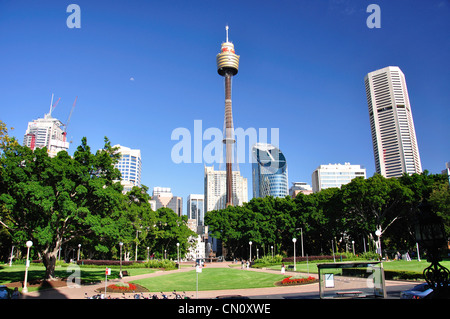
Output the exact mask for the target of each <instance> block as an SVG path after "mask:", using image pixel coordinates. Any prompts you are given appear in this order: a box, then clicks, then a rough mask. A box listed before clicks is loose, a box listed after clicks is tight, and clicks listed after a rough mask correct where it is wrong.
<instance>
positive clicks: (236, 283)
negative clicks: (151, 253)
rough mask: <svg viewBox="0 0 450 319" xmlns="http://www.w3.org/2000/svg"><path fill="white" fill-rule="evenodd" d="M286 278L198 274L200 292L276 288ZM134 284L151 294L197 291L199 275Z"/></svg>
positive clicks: (225, 271) (218, 271)
mask: <svg viewBox="0 0 450 319" xmlns="http://www.w3.org/2000/svg"><path fill="white" fill-rule="evenodd" d="M285 277H286V276H284V275H281V273H280V274H271V273H260V272H255V271H247V270H242V269H233V268H204V269H203V270H202V272H201V273H198V290H222V289H242V288H263V287H274V286H275V282H277V281H280V280H282V279H283V278H285ZM133 283H136V284H139V285H141V286H144V287H146V288H147V289H149V290H150V291H151V292H160V291H166V292H167V291H173V290H177V291H195V290H196V289H197V288H196V283H197V273H196V271H195V269H193V270H192V271H188V272H180V273H173V274H168V275H164V276H159V277H151V278H146V279H141V280H136V281H133Z"/></svg>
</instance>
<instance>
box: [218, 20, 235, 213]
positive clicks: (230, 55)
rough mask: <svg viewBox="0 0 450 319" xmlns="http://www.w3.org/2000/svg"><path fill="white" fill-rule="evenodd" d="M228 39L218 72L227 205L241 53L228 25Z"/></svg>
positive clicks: (231, 175) (227, 201) (230, 181)
mask: <svg viewBox="0 0 450 319" xmlns="http://www.w3.org/2000/svg"><path fill="white" fill-rule="evenodd" d="M225 29H226V41H225V42H224V43H222V47H221V50H220V53H219V54H217V56H216V60H217V73H219V75H221V76H223V77H224V78H225V123H224V137H223V143H224V144H225V163H226V205H227V206H228V205H233V203H232V202H233V197H234V194H233V190H232V188H233V186H232V183H233V174H234V173H233V146H234V147H235V146H236V145H235V142H236V140H235V138H234V126H233V114H232V109H231V80H232V78H233V76H235V75H236V74H237V73H238V69H239V55H237V54H236V53H235V51H234V44H233V43H231V42H229V41H228V26H226V27H225Z"/></svg>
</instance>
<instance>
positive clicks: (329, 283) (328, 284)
mask: <svg viewBox="0 0 450 319" xmlns="http://www.w3.org/2000/svg"><path fill="white" fill-rule="evenodd" d="M325 288H334V274H325Z"/></svg>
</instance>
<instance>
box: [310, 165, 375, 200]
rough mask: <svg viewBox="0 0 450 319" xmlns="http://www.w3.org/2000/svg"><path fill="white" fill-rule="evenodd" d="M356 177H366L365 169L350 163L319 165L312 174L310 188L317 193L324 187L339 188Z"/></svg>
mask: <svg viewBox="0 0 450 319" xmlns="http://www.w3.org/2000/svg"><path fill="white" fill-rule="evenodd" d="M356 177H363V178H366V169H365V168H363V167H362V166H361V165H350V163H345V164H344V165H342V164H328V165H320V166H319V167H318V168H316V170H315V171H314V172H313V174H312V189H313V192H314V193H317V192H319V191H321V190H322V189H325V188H333V187H338V188H340V187H341V186H342V185H344V184H348V183H350V182H351V181H352V179H354V178H356Z"/></svg>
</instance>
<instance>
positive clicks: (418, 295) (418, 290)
mask: <svg viewBox="0 0 450 319" xmlns="http://www.w3.org/2000/svg"><path fill="white" fill-rule="evenodd" d="M432 292H433V289H432V288H430V286H428V284H427V283H423V284H420V285H417V286H415V287H414V288H412V289H410V290H405V291H402V292H401V293H400V299H424V298H426V297H428V296H429V295H430V294H431V293H432Z"/></svg>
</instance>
